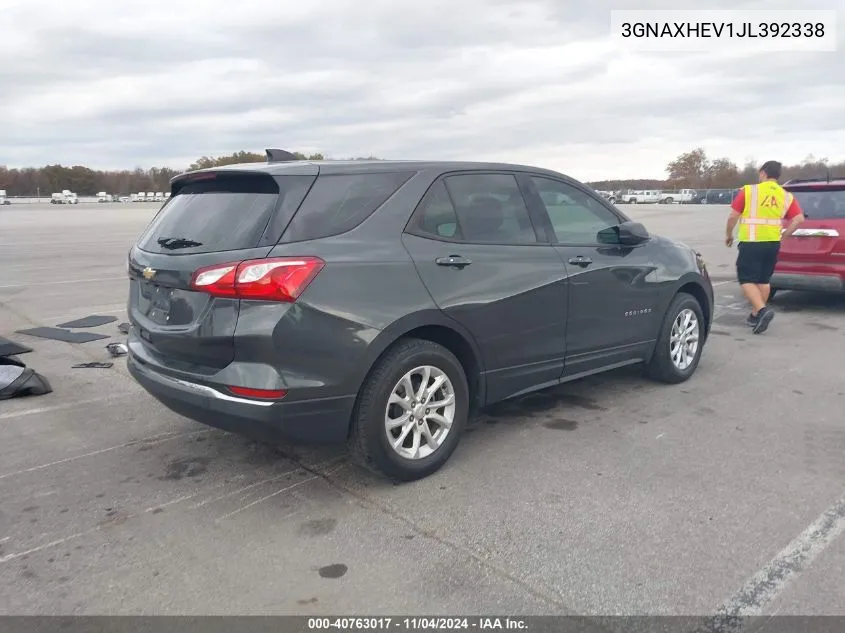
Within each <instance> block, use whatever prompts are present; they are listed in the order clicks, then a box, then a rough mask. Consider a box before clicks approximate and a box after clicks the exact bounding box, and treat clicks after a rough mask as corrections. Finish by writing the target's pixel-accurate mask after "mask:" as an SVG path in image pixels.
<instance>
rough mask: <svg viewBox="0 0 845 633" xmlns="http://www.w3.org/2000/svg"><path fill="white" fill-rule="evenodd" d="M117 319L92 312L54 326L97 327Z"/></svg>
mask: <svg viewBox="0 0 845 633" xmlns="http://www.w3.org/2000/svg"><path fill="white" fill-rule="evenodd" d="M114 321H117V317H115V316H103V315H101V314H92V315H90V316H87V317H82V318H81V319H76V320H74V321H68V322H67V323H59V325H57V326H56V327H63V328H86V327H99V326H101V325H105V324H106V323H113V322H114Z"/></svg>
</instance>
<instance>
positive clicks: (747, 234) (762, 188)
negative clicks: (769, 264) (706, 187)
mask: <svg viewBox="0 0 845 633" xmlns="http://www.w3.org/2000/svg"><path fill="white" fill-rule="evenodd" d="M743 189H744V191H745V208H744V209H743V211H742V215H741V216H740V218H739V231H738V235H737V238H738V239H739V241H740V242H779V241H780V235H781V229H782V227H783V218H784V216H785V215H786V211H787V209H789V207H790V205H792V199H793V197H792V194H791V193H789V192H788V191H786V190H785V189H784V188H783V187H781V186H780V185H779V184H778V183H776V182H775V181H774V180H766V181H763V182H761V183H759V184H757V185H745V187H744V188H743Z"/></svg>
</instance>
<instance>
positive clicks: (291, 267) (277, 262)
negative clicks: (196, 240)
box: [191, 257, 325, 303]
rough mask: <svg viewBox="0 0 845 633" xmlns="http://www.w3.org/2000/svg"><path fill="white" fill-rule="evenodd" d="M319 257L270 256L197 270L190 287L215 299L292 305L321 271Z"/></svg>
mask: <svg viewBox="0 0 845 633" xmlns="http://www.w3.org/2000/svg"><path fill="white" fill-rule="evenodd" d="M323 266H325V262H324V261H323V260H322V259H320V258H319V257H274V258H269V259H254V260H247V261H243V262H230V263H226V264H216V265H214V266H207V267H205V268H200V269H199V270H197V271H196V272H195V273H194V275H193V277H192V279H191V288H192V289H194V290H198V291H200V292H206V293H208V294H210V295H214V296H215V297H231V298H233V299H253V300H256V301H282V302H288V303H293V302H294V301H296V300H297V298H298V297H299V295H301V294H302V293H303V292H304V291H305V289H306V288H307V287H308V284H310V283H311V281H313V279H314V277H316V276H317V274H318V273H319V272H320V271H321V270H322V269H323Z"/></svg>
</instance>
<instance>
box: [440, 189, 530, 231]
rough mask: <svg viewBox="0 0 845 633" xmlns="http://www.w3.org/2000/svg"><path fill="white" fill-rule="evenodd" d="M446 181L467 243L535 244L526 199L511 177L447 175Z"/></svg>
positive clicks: (459, 227)
mask: <svg viewBox="0 0 845 633" xmlns="http://www.w3.org/2000/svg"><path fill="white" fill-rule="evenodd" d="M444 182H445V184H446V190H447V191H448V192H449V197H450V198H451V200H452V204H453V205H454V210H455V212H456V215H457V219H458V230H459V231H460V234H461V237H462V238H463V240H464V241H466V242H477V243H482V244H483V243H487V244H533V243H536V241H537V236H536V235H535V234H534V226H533V225H532V223H531V218H530V217H529V215H528V209H527V208H526V206H525V200H524V199H523V198H522V193H521V192H520V190H519V185H518V184H517V182H516V178H514V177H513V176H511V175H510V174H464V175H459V176H448V177H446V178H445V179H444Z"/></svg>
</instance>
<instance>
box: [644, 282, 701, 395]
mask: <svg viewBox="0 0 845 633" xmlns="http://www.w3.org/2000/svg"><path fill="white" fill-rule="evenodd" d="M685 323H687V325H686V326H685V325H684V324H685ZM693 323H694V324H695V327H694V328H693V329H692V331H691V332H690V333H688V334H686V335H684V334H683V332H684V330H685V329H687V328H690V327H692V324H693ZM704 332H705V321H704V314H703V313H702V311H701V306H700V305H699V303H698V301H697V300H696V299H695V297H693V296H692V295H688V294H687V293H685V292H681V293H678V295H677V296H676V297H675V298H674V299H673V300H672V303H671V304H670V305H669V309H668V310H666V315H665V316H664V317H663V325H662V326H661V328H660V334H659V335H658V337H657V343H656V344H655V349H654V354H652V357H651V360H650V361H649V362H648V363H647V364H646V368H645V373H646V375H647V376H648V377H649V378H651V379H653V380H657V381H659V382H663V383H667V384H678V383H682V382H685V381H686V380H688V379H689V378H690V377H691V376H692V375H693V374H694V373H695V370H696V368H697V367H698V363H699V361H700V360H701V352H702V351H703V349H704V340H705V337H704ZM693 336H695V337H696V339H695V343H697V344H696V345H695V349H694V351H692V352H691V351H690V350H691V348H690V346H689V345H688V343H690V342H691V341H692V338H693ZM679 361H681V362H679Z"/></svg>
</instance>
